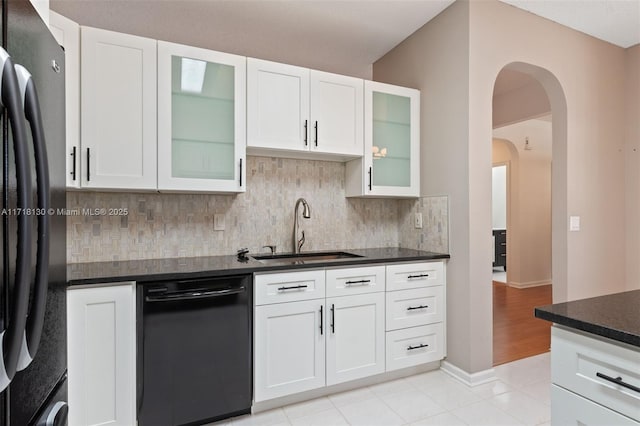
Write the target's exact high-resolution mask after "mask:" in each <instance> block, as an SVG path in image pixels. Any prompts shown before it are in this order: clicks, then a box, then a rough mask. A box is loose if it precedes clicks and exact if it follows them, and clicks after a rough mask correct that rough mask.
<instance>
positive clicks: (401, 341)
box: [386, 323, 444, 371]
mask: <svg viewBox="0 0 640 426" xmlns="http://www.w3.org/2000/svg"><path fill="white" fill-rule="evenodd" d="M443 344H444V327H443V325H442V323H438V324H431V325H424V326H421V327H411V328H405V329H403V330H395V331H388V332H387V351H386V352H387V353H386V359H387V371H391V370H397V369H400V368H405V367H411V366H413V365H418V364H423V363H425V362H432V361H437V360H440V359H442V358H443V356H444V348H443Z"/></svg>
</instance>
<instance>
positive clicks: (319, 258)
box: [251, 251, 362, 264]
mask: <svg viewBox="0 0 640 426" xmlns="http://www.w3.org/2000/svg"><path fill="white" fill-rule="evenodd" d="M251 257H253V258H254V259H255V260H257V261H259V262H262V263H266V264H288V263H293V264H300V263H313V262H327V261H331V260H340V259H353V258H356V257H362V256H361V255H359V254H353V253H349V252H346V251H324V252H318V251H316V252H307V253H283V254H264V255H252V256H251Z"/></svg>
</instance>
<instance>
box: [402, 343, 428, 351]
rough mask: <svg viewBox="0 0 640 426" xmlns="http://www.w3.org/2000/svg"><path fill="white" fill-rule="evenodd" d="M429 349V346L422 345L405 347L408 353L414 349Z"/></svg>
mask: <svg viewBox="0 0 640 426" xmlns="http://www.w3.org/2000/svg"><path fill="white" fill-rule="evenodd" d="M427 347H429V345H425V344H424V343H421V344H419V345H418V346H409V347H407V350H408V351H413V350H415V349H422V348H427Z"/></svg>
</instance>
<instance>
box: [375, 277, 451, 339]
mask: <svg viewBox="0 0 640 426" xmlns="http://www.w3.org/2000/svg"><path fill="white" fill-rule="evenodd" d="M443 301H444V287H443V286H437V287H426V288H414V289H410V290H401V291H392V292H388V293H387V307H386V316H387V322H386V325H387V330H398V329H400V328H405V327H415V326H418V325H427V324H433V323H436V322H440V321H442V320H443V318H444V306H443Z"/></svg>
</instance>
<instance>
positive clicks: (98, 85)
mask: <svg viewBox="0 0 640 426" xmlns="http://www.w3.org/2000/svg"><path fill="white" fill-rule="evenodd" d="M81 36H82V47H81V52H82V54H81V114H82V127H81V138H82V154H81V158H82V180H81V185H82V186H83V187H89V188H103V189H123V190H156V187H157V176H156V161H157V157H156V144H157V140H156V90H157V87H156V41H155V40H152V39H148V38H143V37H137V36H133V35H129V34H122V33H116V32H112V31H105V30H100V29H96V28H89V27H81Z"/></svg>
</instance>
